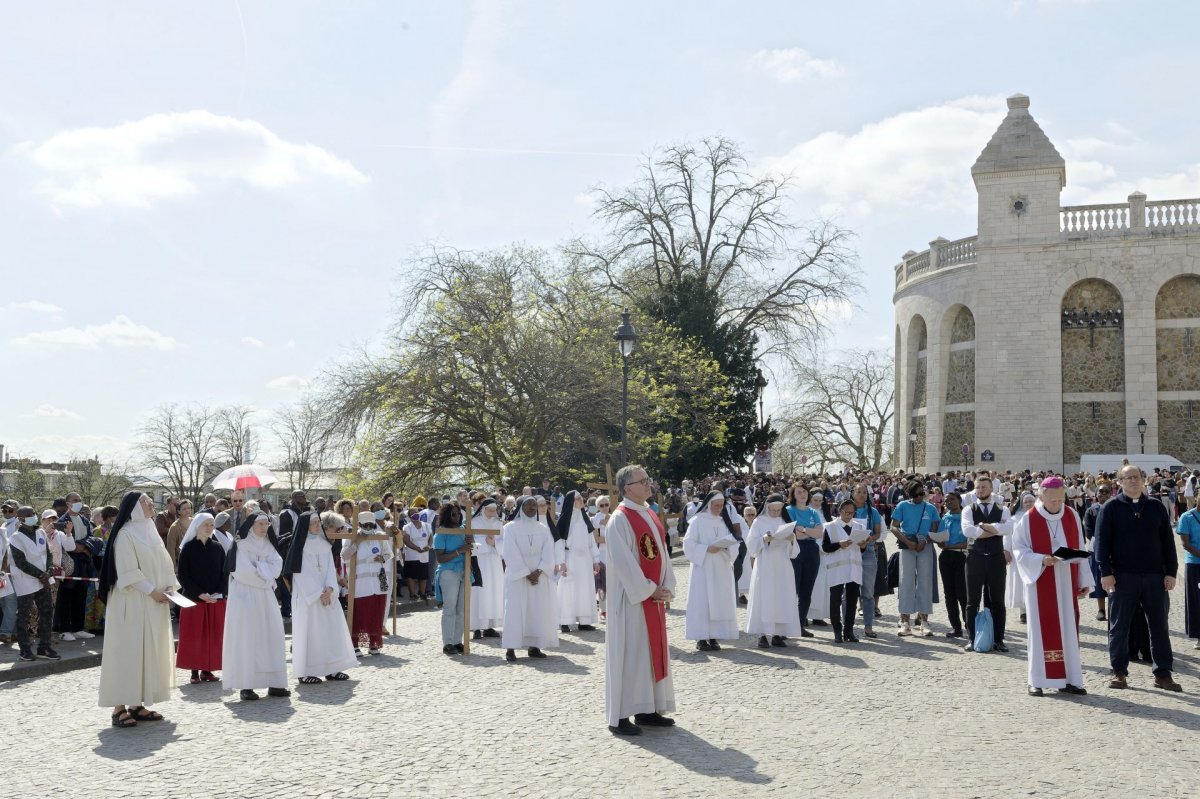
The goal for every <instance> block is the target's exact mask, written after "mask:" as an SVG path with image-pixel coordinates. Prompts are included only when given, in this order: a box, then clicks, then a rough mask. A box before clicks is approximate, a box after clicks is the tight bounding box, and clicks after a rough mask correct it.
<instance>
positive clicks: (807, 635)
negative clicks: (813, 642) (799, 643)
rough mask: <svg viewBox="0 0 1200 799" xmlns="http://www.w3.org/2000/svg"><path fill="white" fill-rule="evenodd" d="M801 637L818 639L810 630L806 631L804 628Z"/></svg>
mask: <svg viewBox="0 0 1200 799" xmlns="http://www.w3.org/2000/svg"><path fill="white" fill-rule="evenodd" d="M800 637H801V638H816V637H817V636H815V635H814V634H812V633H811V632H809V631H808V630H805V629H804V628H801V629H800Z"/></svg>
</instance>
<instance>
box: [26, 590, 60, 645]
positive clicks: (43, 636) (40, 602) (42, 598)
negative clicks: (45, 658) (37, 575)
mask: <svg viewBox="0 0 1200 799" xmlns="http://www.w3.org/2000/svg"><path fill="white" fill-rule="evenodd" d="M34 607H37V611H38V628H37V637H38V650H39V651H40V650H44V649H49V648H50V625H51V624H53V622H54V608H52V607H50V589H49V588H39V589H38V590H37V591H34V592H33V593H32V594H26V595H25V596H19V597H17V645H18V646H19V647H20V648H21V651H22V652H32V651H33V649H32V648H31V647H30V646H29V644H30V641H29V617H30V616H31V615H32V614H33V609H34Z"/></svg>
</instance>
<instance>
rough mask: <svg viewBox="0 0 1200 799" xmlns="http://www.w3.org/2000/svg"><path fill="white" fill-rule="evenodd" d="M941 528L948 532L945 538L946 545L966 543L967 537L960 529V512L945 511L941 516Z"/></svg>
mask: <svg viewBox="0 0 1200 799" xmlns="http://www.w3.org/2000/svg"><path fill="white" fill-rule="evenodd" d="M942 529H943V530H945V531H946V532H948V533H949V534H950V537H949V538H947V539H946V546H957V545H958V544H965V543H967V537H966V536H965V535H963V531H962V513H961V512H959V513H951V512H950V511H946V514H945V515H944V516H942Z"/></svg>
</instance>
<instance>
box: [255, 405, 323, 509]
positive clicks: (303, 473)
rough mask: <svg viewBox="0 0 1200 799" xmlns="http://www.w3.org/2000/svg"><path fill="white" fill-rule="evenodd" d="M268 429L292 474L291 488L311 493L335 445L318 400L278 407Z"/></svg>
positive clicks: (286, 468)
mask: <svg viewBox="0 0 1200 799" xmlns="http://www.w3.org/2000/svg"><path fill="white" fill-rule="evenodd" d="M271 430H272V432H273V433H274V434H275V439H276V441H278V443H279V449H280V450H281V451H282V452H283V457H284V464H283V468H284V470H286V471H289V472H291V473H292V488H293V489H299V490H301V491H311V490H313V488H315V485H314V483H315V479H316V478H317V477H318V476H319V475H320V473H321V470H322V469H324V468H325V466H326V465H327V463H328V460H329V456H330V455H331V454H332V453H333V452H334V451H335V446H336V444H337V442H336V440H335V439H334V437H333V435H332V433H331V430H330V428H329V425H328V423H327V418H326V414H324V413H323V412H322V409H321V404H320V401H319V400H318V399H316V398H315V397H306V398H304V399H302V400H301V401H300V402H298V403H296V404H295V405H293V406H291V407H286V408H280V409H279V411H277V412H276V414H275V418H274V420H273V421H272V422H271Z"/></svg>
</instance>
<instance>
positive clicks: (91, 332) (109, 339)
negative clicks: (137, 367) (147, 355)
mask: <svg viewBox="0 0 1200 799" xmlns="http://www.w3.org/2000/svg"><path fill="white" fill-rule="evenodd" d="M13 343H14V344H16V345H18V346H23V347H30V348H36V349H80V350H101V349H109V348H112V349H151V350H169V349H172V348H174V347H175V339H173V338H171V337H170V336H166V335H163V334H162V333H159V332H158V331H157V330H151V329H150V328H148V327H146V326H145V325H139V324H137V323H136V322H134V321H132V320H131V319H130V318H129V317H127V316H117V317H115V318H114V319H113V320H112V321H111V322H106V323H104V324H102V325H88V326H87V327H82V328H81V327H64V328H60V329H58V330H44V331H39V332H35V333H26V334H25V335H24V336H19V337H17V338H15V339H13Z"/></svg>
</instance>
